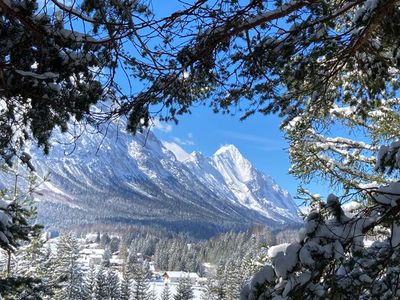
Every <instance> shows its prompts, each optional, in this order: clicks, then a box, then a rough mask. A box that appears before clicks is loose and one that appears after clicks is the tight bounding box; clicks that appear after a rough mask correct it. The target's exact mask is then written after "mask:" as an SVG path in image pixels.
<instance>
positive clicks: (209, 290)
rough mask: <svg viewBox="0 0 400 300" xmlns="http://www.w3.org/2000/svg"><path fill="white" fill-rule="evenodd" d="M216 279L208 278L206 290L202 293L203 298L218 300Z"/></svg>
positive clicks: (202, 299)
mask: <svg viewBox="0 0 400 300" xmlns="http://www.w3.org/2000/svg"><path fill="white" fill-rule="evenodd" d="M214 282H215V280H214V279H212V278H207V282H206V285H205V287H204V288H205V289H204V292H203V293H202V294H201V300H216V299H218V298H217V295H216V288H215V283H214Z"/></svg>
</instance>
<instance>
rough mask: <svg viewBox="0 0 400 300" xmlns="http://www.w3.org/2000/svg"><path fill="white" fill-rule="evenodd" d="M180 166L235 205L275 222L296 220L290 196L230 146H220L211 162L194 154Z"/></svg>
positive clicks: (209, 159)
mask: <svg viewBox="0 0 400 300" xmlns="http://www.w3.org/2000/svg"><path fill="white" fill-rule="evenodd" d="M184 163H185V164H186V165H187V166H188V167H190V169H191V170H192V171H193V172H194V173H195V175H196V176H197V177H198V178H199V179H200V180H201V181H202V182H203V183H204V184H205V185H207V186H209V187H210V189H212V190H213V192H214V193H216V194H217V195H219V196H220V197H224V198H225V199H227V200H229V201H231V202H232V203H234V204H235V205H238V206H243V207H246V208H248V209H249V210H252V211H256V212H258V213H259V214H261V215H264V216H265V217H267V218H269V219H272V220H275V221H277V222H285V221H287V220H292V221H296V220H298V209H297V206H296V205H295V203H294V201H293V199H292V198H291V196H290V195H289V194H288V193H287V192H286V191H285V190H283V189H282V188H280V187H279V186H278V185H277V184H276V183H275V182H274V180H273V179H272V178H271V177H269V176H266V175H264V174H262V173H261V172H260V171H258V170H257V169H256V168H254V167H253V165H252V164H251V163H250V162H249V161H248V160H247V159H246V158H244V157H243V155H242V154H241V153H240V151H239V150H238V149H237V148H236V147H235V146H234V145H225V146H222V147H221V148H220V149H218V150H217V152H216V153H215V154H214V155H213V156H212V157H211V158H207V157H204V156H203V155H201V154H200V153H197V152H194V153H192V155H191V157H190V158H189V159H187V160H186V161H185V162H184Z"/></svg>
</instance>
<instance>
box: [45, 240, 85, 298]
mask: <svg viewBox="0 0 400 300" xmlns="http://www.w3.org/2000/svg"><path fill="white" fill-rule="evenodd" d="M78 258H79V244H78V241H77V239H76V237H74V236H73V235H72V234H69V233H68V234H65V235H62V236H61V237H60V240H59V241H58V243H57V254H56V255H55V257H54V258H53V264H52V280H53V282H54V283H55V284H57V285H59V286H60V289H59V290H58V291H57V292H56V295H55V299H69V300H73V299H74V300H76V299H78V300H79V299H85V297H86V296H87V289H86V286H85V282H84V277H83V273H82V271H81V268H80V266H79V263H78Z"/></svg>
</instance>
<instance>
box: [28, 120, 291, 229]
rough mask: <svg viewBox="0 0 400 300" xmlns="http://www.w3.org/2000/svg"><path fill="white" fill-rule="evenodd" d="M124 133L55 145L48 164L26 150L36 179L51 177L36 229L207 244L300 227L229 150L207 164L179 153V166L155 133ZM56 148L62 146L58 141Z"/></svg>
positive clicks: (41, 195) (269, 184) (275, 192)
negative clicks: (171, 237) (84, 228)
mask: <svg viewBox="0 0 400 300" xmlns="http://www.w3.org/2000/svg"><path fill="white" fill-rule="evenodd" d="M121 128H123V126H116V125H114V124H112V125H110V126H108V127H107V133H106V135H105V131H103V132H101V133H97V134H96V133H94V130H93V128H90V127H89V128H87V131H85V132H84V133H83V134H82V135H81V136H80V138H79V139H78V140H77V141H76V142H75V143H74V144H73V145H69V146H66V147H62V146H61V145H57V146H56V147H54V149H53V150H52V152H51V153H50V156H48V157H45V156H44V155H43V154H42V152H41V151H40V150H38V149H34V148H31V149H30V153H31V154H32V156H33V161H34V164H35V165H36V166H37V169H38V171H37V172H38V174H39V175H40V176H44V174H46V173H48V172H49V173H50V174H51V182H50V183H46V184H45V185H42V186H41V188H40V191H39V192H38V193H37V197H36V198H37V200H38V201H39V202H38V203H39V221H41V222H45V223H46V224H47V225H48V226H49V227H52V228H57V227H60V226H70V225H78V224H93V223H128V224H139V225H159V226H163V227H167V228H169V229H172V230H176V231H181V230H183V231H188V232H191V233H194V234H195V235H196V234H197V235H199V236H202V235H204V236H207V235H211V234H214V233H216V232H219V231H223V230H229V229H239V228H243V227H246V226H250V225H251V224H254V223H265V224H268V225H270V226H273V227H274V226H275V227H276V226H280V225H282V224H284V223H286V222H295V221H298V220H299V219H298V217H297V208H296V206H295V204H294V203H293V200H292V199H291V197H290V195H288V194H287V193H286V192H284V191H283V190H281V189H280V188H279V187H278V186H277V185H276V184H275V183H274V182H273V180H272V179H271V178H270V177H268V176H266V175H263V174H261V173H260V172H258V171H257V170H256V169H255V168H254V167H253V166H252V165H251V163H250V162H249V161H247V160H246V159H245V158H244V157H243V156H242V155H241V154H240V152H239V151H238V150H237V149H236V148H235V147H234V146H226V147H222V148H221V149H219V150H218V151H217V152H216V153H215V155H214V156H213V157H211V158H208V157H205V156H203V155H201V154H200V153H192V154H191V155H186V156H185V155H184V154H183V153H181V155H180V157H179V158H180V160H182V161H180V160H178V159H177V158H176V156H175V155H174V153H173V152H171V151H170V150H168V148H170V147H167V146H166V145H165V144H163V143H161V142H160V141H159V140H158V139H157V137H156V136H155V135H154V134H153V133H152V132H146V133H145V134H137V135H135V136H133V135H132V134H130V133H127V132H125V131H124V130H123V129H121ZM56 141H57V142H59V143H61V144H65V138H64V137H63V136H61V135H56V136H55V137H54V143H56ZM72 150H73V151H72ZM66 153H67V154H68V155H66ZM182 155H183V156H182Z"/></svg>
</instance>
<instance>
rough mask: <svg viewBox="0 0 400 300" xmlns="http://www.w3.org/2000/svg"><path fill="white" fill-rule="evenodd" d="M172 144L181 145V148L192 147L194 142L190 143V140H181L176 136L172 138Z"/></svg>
mask: <svg viewBox="0 0 400 300" xmlns="http://www.w3.org/2000/svg"><path fill="white" fill-rule="evenodd" d="M173 140H174V142H175V143H177V144H179V145H181V146H193V145H194V142H193V141H192V139H190V138H188V139H181V138H179V137H177V136H175V137H174V138H173Z"/></svg>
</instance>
